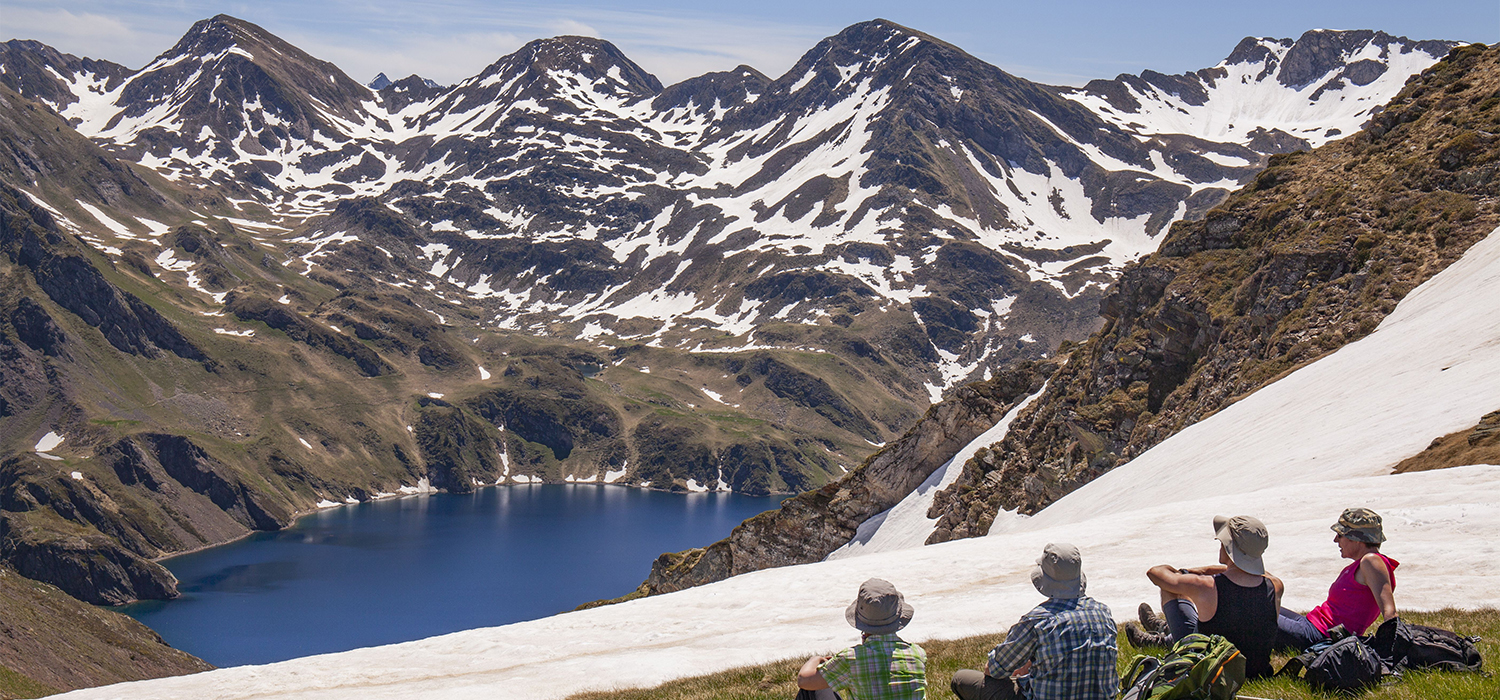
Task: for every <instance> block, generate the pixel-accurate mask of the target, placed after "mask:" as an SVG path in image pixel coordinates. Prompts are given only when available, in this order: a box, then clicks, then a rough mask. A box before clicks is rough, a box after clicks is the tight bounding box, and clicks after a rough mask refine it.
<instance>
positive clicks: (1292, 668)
mask: <svg viewBox="0 0 1500 700" xmlns="http://www.w3.org/2000/svg"><path fill="white" fill-rule="evenodd" d="M1317 657H1318V652H1315V651H1309V652H1306V653H1304V654H1301V655H1298V656H1293V657H1292V658H1290V659H1287V660H1286V665H1285V666H1282V667H1281V670H1280V671H1277V672H1276V674H1275V676H1274V677H1281V676H1290V677H1292V678H1298V679H1300V678H1302V670H1303V669H1305V668H1307V665H1308V664H1310V663H1312V660H1313V659H1315V658H1317Z"/></svg>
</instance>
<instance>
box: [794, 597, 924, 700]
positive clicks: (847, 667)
mask: <svg viewBox="0 0 1500 700" xmlns="http://www.w3.org/2000/svg"><path fill="white" fill-rule="evenodd" d="M911 614H912V607H911V605H910V604H908V603H907V602H906V600H905V599H904V598H903V597H902V596H901V593H900V592H899V591H897V590H896V587H895V586H893V585H891V583H890V582H889V581H884V580H881V579H878V578H872V579H870V580H868V581H865V582H864V583H863V584H861V585H860V587H859V596H858V597H856V598H855V599H854V602H853V603H850V604H849V608H848V609H847V610H845V611H844V619H846V620H848V621H849V624H851V625H853V626H854V628H855V629H857V630H859V631H860V632H862V633H863V635H862V638H861V641H860V644H858V645H857V646H852V647H849V648H848V649H845V650H843V651H841V652H839V653H837V654H834V655H833V656H814V657H812V658H810V659H808V660H807V663H805V664H803V665H802V670H801V671H798V672H797V687H798V688H800V689H801V690H800V691H799V692H798V693H797V700H834V699H835V698H843V699H844V700H923V699H924V698H925V697H926V695H927V652H925V651H923V650H922V647H920V646H917V645H915V644H912V643H911V642H908V641H906V640H903V639H901V638H900V637H898V636H896V632H897V631H899V630H900V629H901V628H902V627H905V626H906V624H907V623H908V622H911Z"/></svg>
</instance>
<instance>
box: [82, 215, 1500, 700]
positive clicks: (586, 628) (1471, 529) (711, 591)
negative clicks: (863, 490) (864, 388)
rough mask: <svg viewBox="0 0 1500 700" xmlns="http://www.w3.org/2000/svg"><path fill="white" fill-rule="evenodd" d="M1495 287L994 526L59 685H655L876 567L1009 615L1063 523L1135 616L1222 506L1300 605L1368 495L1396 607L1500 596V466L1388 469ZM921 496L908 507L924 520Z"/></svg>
mask: <svg viewBox="0 0 1500 700" xmlns="http://www.w3.org/2000/svg"><path fill="white" fill-rule="evenodd" d="M1495 299H1500V232H1497V233H1492V234H1491V235H1490V236H1489V237H1488V238H1486V239H1485V240H1484V241H1481V242H1480V243H1479V244H1477V245H1476V246H1474V248H1473V249H1471V250H1470V251H1469V252H1468V253H1467V254H1466V255H1465V256H1464V258H1463V259H1462V260H1460V261H1459V262H1458V263H1455V264H1454V265H1453V266H1452V267H1450V268H1449V269H1448V270H1446V271H1444V272H1443V273H1441V274H1439V275H1438V276H1436V277H1434V278H1433V279H1432V280H1429V281H1428V282H1427V283H1426V284H1424V285H1422V286H1421V287H1419V288H1418V289H1417V290H1415V291H1414V292H1412V293H1411V294H1410V295H1408V297H1407V298H1406V299H1405V300H1404V301H1402V303H1401V304H1400V305H1399V306H1398V307H1397V309H1396V311H1395V312H1394V313H1392V314H1391V316H1390V317H1388V318H1387V319H1386V321H1385V322H1384V323H1383V324H1382V325H1381V326H1380V328H1379V329H1377V330H1376V331H1375V332H1374V333H1372V334H1371V335H1370V336H1368V337H1366V338H1364V339H1362V340H1360V341H1359V342H1357V343H1353V344H1350V345H1349V346H1346V347H1345V348H1343V349H1341V350H1339V351H1338V352H1336V353H1334V354H1332V355H1330V356H1328V357H1325V358H1323V359H1322V360H1319V361H1318V362H1315V363H1313V364H1311V365H1309V366H1307V367H1304V368H1302V369H1300V370H1298V371H1297V372H1294V373H1292V374H1291V375H1289V376H1288V377H1286V378H1284V379H1282V380H1281V381H1279V382H1277V383H1276V384H1274V385H1272V386H1270V387H1267V388H1265V389H1263V390H1261V391H1260V392H1257V393H1256V394H1254V395H1252V396H1250V397H1248V398H1246V399H1245V400H1243V401H1241V402H1240V403H1238V404H1236V405H1234V406H1232V407H1231V408H1229V409H1226V410H1224V411H1221V412H1220V413H1218V414H1217V415H1215V416H1214V417H1212V418H1210V419H1208V420H1205V421H1203V422H1202V423H1199V424H1197V425H1195V426H1193V427H1192V428H1189V429H1188V430H1185V431H1183V432H1182V433H1180V434H1178V435H1177V436H1174V437H1173V438H1171V439H1169V440H1167V441H1165V442H1163V443H1162V444H1161V445H1158V446H1157V447H1156V448H1154V449H1152V450H1151V451H1149V452H1147V453H1146V454H1144V455H1142V456H1141V457H1139V458H1137V459H1136V460H1134V461H1132V462H1130V463H1129V464H1126V465H1124V466H1122V467H1120V468H1118V469H1116V470H1115V471H1114V472H1112V473H1110V474H1109V475H1107V476H1105V477H1103V478H1101V479H1098V480H1096V481H1094V482H1092V483H1090V484H1088V485H1087V486H1085V487H1083V488H1081V489H1079V490H1078V491H1076V492H1074V493H1073V494H1071V495H1069V496H1068V497H1066V498H1064V499H1062V500H1060V501H1058V502H1057V503H1056V504H1054V505H1053V506H1052V507H1051V508H1048V509H1046V510H1044V511H1042V512H1041V513H1039V514H1038V515H1037V516H1036V517H1032V518H1023V517H1010V518H1004V517H1002V518H1001V519H999V520H997V525H996V528H995V532H993V533H992V535H991V536H990V537H984V538H976V539H969V540H962V541H957V542H949V543H946V544H942V545H935V546H931V547H911V548H905V549H897V548H892V549H890V550H888V551H879V552H873V553H871V550H872V549H874V548H872V547H866V548H865V549H864V552H866V554H865V555H864V556H853V557H849V558H844V559H838V560H832V561H825V562H821V563H817V564H810V565H806V566H795V567H787V568H782V569H771V570H767V571H759V572H754V573H751V574H746V575H743V576H738V577H735V578H733V579H730V580H727V581H722V582H719V583H716V584H713V585H708V586H703V587H700V588H694V589H690V590H686V591H682V592H679V593H674V594H670V595H664V596H658V597H653V598H647V599H642V600H636V601H631V602H629V603H623V604H619V605H612V606H608V607H604V608H597V609H593V610H588V611H583V612H574V613H566V614H563V615H557V616H554V617H550V618H545V619H541V620H535V621H531V622H523V623H518V624H513V625H506V626H503V627H495V628H489V629H477V630H470V631H466V632H459V633H455V634H450V635H445V636H441V637H434V638H431V639H424V640H419V641H415V642H408V643H405V644H397V645H391V646H386V647H373V648H368V649H359V650H355V651H349V652H343V653H339V654H327V655H323V656H315V657H308V658H302V659H294V660H291V661H285V662H281V663H277V664H270V665H266V666H244V667H237V668H229V669H221V670H217V671H210V672H206V673H200V674H197V675H193V676H183V677H177V678H168V679H160V680H155V681H141V682H135V683H125V684H120V685H115V686H108V687H105V688H95V689H89V690H82V691H76V692H73V693H68V694H66V695H62V696H58V697H66V698H160V699H164V700H165V699H173V698H181V699H184V700H186V699H189V698H191V699H194V700H197V699H199V698H263V697H278V698H309V699H311V698H318V699H334V698H351V699H352V698H361V699H363V698H496V697H500V698H507V699H516V700H520V699H524V698H556V697H565V696H567V695H569V694H571V693H574V692H579V691H583V690H590V689H601V688H608V687H616V686H618V687H631V686H647V685H654V684H658V683H661V682H664V681H668V680H671V679H674V678H681V677H684V676H690V675H698V674H702V673H708V672H712V671H717V670H722V669H726V668H731V667H736V666H742V665H746V664H754V663H759V662H766V661H771V660H775V659H783V658H788V657H798V656H805V655H810V654H813V653H828V652H832V651H834V650H837V649H839V648H842V647H844V646H848V645H849V644H851V643H854V642H855V641H857V639H858V633H856V632H855V631H854V630H853V629H852V628H850V627H849V626H848V624H847V623H845V622H844V615H843V610H844V606H845V605H847V604H848V602H849V600H850V599H851V598H852V597H853V594H854V591H855V590H856V588H857V587H858V585H859V583H860V582H861V581H863V580H864V579H866V578H868V577H871V576H880V577H883V578H887V579H889V580H891V581H892V582H894V583H895V584H896V586H897V587H898V588H900V589H901V590H902V591H903V592H904V593H905V594H906V596H907V600H908V601H910V602H911V603H912V605H913V606H914V607H915V608H916V616H915V618H914V620H913V622H912V624H911V626H910V627H909V628H907V630H906V632H905V633H904V635H903V636H905V637H906V638H908V639H911V640H914V641H921V640H926V639H936V638H952V637H960V636H966V635H973V634H980V633H991V632H999V631H1003V630H1004V629H1006V628H1007V627H1009V626H1010V624H1011V623H1012V622H1014V620H1015V619H1016V618H1017V617H1018V616H1019V615H1020V614H1021V613H1023V612H1025V611H1026V610H1027V609H1029V608H1030V607H1031V606H1033V605H1035V604H1036V603H1037V602H1039V601H1040V600H1041V596H1040V595H1038V594H1037V593H1036V592H1035V590H1034V589H1032V587H1031V583H1030V580H1029V578H1028V572H1029V569H1030V567H1031V562H1032V561H1033V560H1034V559H1035V558H1036V556H1037V555H1038V553H1039V552H1040V551H1041V548H1042V546H1043V545H1044V544H1046V543H1047V542H1055V541H1067V542H1072V543H1074V544H1077V545H1078V546H1079V547H1080V549H1082V551H1083V556H1084V571H1085V573H1086V574H1087V576H1088V580H1089V594H1090V595H1092V596H1094V597H1095V598H1097V599H1099V600H1101V601H1103V602H1104V603H1106V604H1108V605H1109V606H1110V607H1111V608H1113V609H1114V611H1115V614H1116V616H1117V617H1118V618H1120V619H1127V618H1130V617H1133V615H1134V608H1135V605H1136V604H1137V603H1138V602H1141V601H1144V600H1154V599H1155V594H1154V589H1153V588H1152V587H1151V586H1150V584H1149V583H1148V582H1147V581H1146V578H1145V576H1144V575H1143V574H1144V571H1145V570H1146V568H1147V567H1149V566H1151V565H1153V564H1158V563H1171V564H1175V565H1180V566H1188V565H1194V564H1201V563H1208V562H1211V561H1213V560H1214V558H1215V555H1216V552H1217V546H1218V545H1217V543H1216V541H1215V540H1214V539H1213V533H1212V528H1211V526H1210V519H1211V518H1212V516H1213V515H1215V514H1231V515H1232V514H1239V513H1245V514H1252V515H1256V516H1259V517H1260V518H1262V519H1263V520H1265V521H1266V523H1267V525H1268V527H1269V529H1270V532H1271V547H1270V549H1269V550H1268V551H1267V553H1266V563H1267V568H1268V569H1269V570H1270V571H1271V572H1272V573H1275V574H1277V575H1279V576H1281V577H1282V578H1283V579H1284V580H1285V581H1286V583H1287V591H1286V598H1285V602H1286V604H1287V605H1288V606H1289V607H1293V608H1299V609H1306V608H1308V607H1311V606H1312V605H1314V604H1316V603H1317V602H1319V601H1321V600H1322V599H1323V597H1324V595H1325V592H1326V591H1327V587H1328V585H1329V584H1330V583H1331V582H1332V581H1333V579H1334V577H1335V576H1336V575H1337V573H1338V571H1339V570H1340V569H1341V568H1343V561H1342V560H1340V559H1339V557H1338V551H1337V548H1336V547H1335V545H1334V544H1333V542H1332V539H1333V535H1332V533H1331V532H1330V531H1329V529H1328V526H1329V524H1331V523H1332V522H1334V521H1335V520H1336V519H1337V517H1338V514H1339V512H1340V511H1342V510H1343V509H1344V508H1345V507H1348V506H1354V505H1363V506H1368V507H1371V508H1374V509H1375V510H1376V511H1377V512H1379V513H1381V515H1383V516H1384V518H1385V524H1386V530H1387V534H1388V536H1389V538H1390V541H1389V542H1388V544H1387V545H1386V547H1385V552H1386V553H1387V554H1389V555H1391V556H1392V557H1394V558H1395V559H1397V560H1399V561H1401V562H1402V564H1403V566H1402V569H1401V571H1402V576H1401V577H1400V582H1399V585H1398V587H1397V589H1396V601H1397V605H1398V607H1402V608H1411V609H1435V608H1441V607H1447V606H1457V607H1479V606H1500V565H1497V563H1496V562H1497V558H1500V543H1497V542H1496V540H1495V537H1494V533H1495V532H1497V531H1500V466H1493V465H1490V466H1487V465H1474V466H1467V467H1460V468H1454V469H1446V470H1440V471H1434V472H1423V473H1415V474H1402V475H1390V474H1388V473H1387V472H1388V471H1389V469H1390V467H1391V466H1392V465H1393V464H1394V463H1395V462H1396V461H1399V460H1400V459H1402V458H1404V457H1406V456H1409V455H1411V454H1414V453H1416V452H1418V451H1420V450H1421V449H1423V448H1424V447H1425V446H1426V445H1427V443H1428V442H1430V441H1431V440H1432V439H1433V438H1434V437H1437V436H1440V435H1444V434H1447V433H1450V432H1453V431H1455V430H1460V429H1464V428H1467V427H1470V426H1472V425H1473V424H1474V423H1475V422H1476V421H1477V420H1478V419H1479V417H1480V416H1482V415H1483V414H1484V413H1486V412H1488V411H1492V410H1494V409H1495V408H1496V407H1497V406H1496V405H1495V401H1496V397H1500V304H1493V303H1484V302H1489V301H1492V300H1495ZM989 439H993V436H992V437H991V438H989ZM940 478H941V477H940ZM898 509H899V506H898ZM896 510H897V509H893V511H892V516H895V515H896V514H897V513H896ZM919 510H920V509H909V512H911V513H915V516H913V517H921V518H924V519H925V513H924V512H917V511H919ZM898 519H899V518H895V517H887V518H886V521H885V524H884V526H885V527H890V526H892V524H893V523H895V522H896V521H897V520H898ZM913 524H914V523H913V522H907V523H906V524H905V525H904V526H903V527H911V526H912V525H913ZM897 540H899V541H904V542H910V541H911V539H910V538H905V537H902V538H892V541H897ZM876 541H877V540H876V539H872V540H870V542H871V543H874V542H876ZM392 604H393V605H395V604H401V603H400V602H399V601H392ZM933 680H934V681H935V682H942V681H943V679H933Z"/></svg>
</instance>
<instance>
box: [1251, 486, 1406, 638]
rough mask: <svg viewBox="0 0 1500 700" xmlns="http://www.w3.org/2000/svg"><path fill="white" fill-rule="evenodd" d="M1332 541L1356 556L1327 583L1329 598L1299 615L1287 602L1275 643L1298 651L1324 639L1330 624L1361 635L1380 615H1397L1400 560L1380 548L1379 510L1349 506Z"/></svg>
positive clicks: (1349, 555)
mask: <svg viewBox="0 0 1500 700" xmlns="http://www.w3.org/2000/svg"><path fill="white" fill-rule="evenodd" d="M1332 529H1333V532H1334V535H1333V541H1334V543H1335V544H1337V545H1338V547H1339V555H1340V556H1342V557H1343V558H1345V559H1353V560H1354V563H1352V564H1350V565H1349V566H1346V567H1344V570H1343V571H1341V572H1339V577H1338V578H1336V579H1334V581H1333V585H1332V586H1330V587H1329V588H1328V600H1325V601H1323V604H1322V605H1319V606H1318V607H1316V608H1313V609H1312V610H1310V611H1308V613H1307V615H1306V616H1303V615H1298V614H1297V613H1294V612H1292V611H1290V610H1287V609H1286V608H1282V609H1281V616H1280V617H1278V618H1277V619H1276V624H1277V626H1278V627H1279V628H1280V634H1279V635H1278V636H1277V646H1282V647H1293V648H1295V649H1297V650H1299V651H1301V650H1305V649H1307V648H1308V647H1310V646H1312V645H1314V644H1317V643H1318V642H1321V641H1324V640H1325V639H1327V638H1328V630H1330V629H1333V628H1334V627H1336V626H1338V625H1343V626H1344V629H1345V630H1348V631H1349V633H1350V634H1359V635H1362V634H1364V633H1365V631H1366V630H1368V629H1369V627H1370V624H1371V623H1373V622H1375V618H1376V617H1381V618H1383V619H1386V620H1389V619H1392V618H1394V617H1396V596H1395V589H1396V567H1397V566H1400V562H1397V561H1396V560H1395V559H1392V558H1390V557H1388V556H1386V555H1384V554H1381V553H1380V543H1381V542H1384V541H1385V532H1384V531H1383V529H1382V527H1381V521H1380V516H1379V515H1376V513H1375V511H1373V510H1370V509H1369V508H1349V509H1347V510H1345V511H1344V513H1343V514H1342V515H1340V516H1339V521H1338V522H1336V523H1334V524H1333V527H1332Z"/></svg>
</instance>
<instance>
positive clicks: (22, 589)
mask: <svg viewBox="0 0 1500 700" xmlns="http://www.w3.org/2000/svg"><path fill="white" fill-rule="evenodd" d="M0 601H3V603H4V606H3V607H4V610H5V616H4V618H3V619H0V675H3V674H4V672H5V671H9V672H11V673H15V674H18V675H19V676H21V677H23V678H25V679H26V680H27V681H29V684H31V688H30V690H31V691H32V692H36V693H37V694H38V696H39V695H40V694H41V693H54V692H59V691H65V690H72V689H74V688H87V687H91V686H97V685H106V684H110V683H119V682H123V681H131V680H140V679H143V678H158V677H161V676H166V675H178V674H183V673H195V672H198V671H205V670H208V669H211V668H213V667H212V666H210V665H208V664H207V663H205V662H203V661H200V660H198V659H196V658H193V657H192V656H190V655H188V654H186V653H184V652H181V651H178V650H176V649H173V648H171V647H169V646H167V645H166V643H165V642H163V641H162V640H161V637H159V636H157V635H156V633H154V632H152V631H151V630H149V629H147V628H146V626H145V625H142V624H141V623H139V622H136V621H135V620H133V619H131V618H129V617H126V616H124V615H121V614H119V613H115V612H110V611H108V610H101V609H99V608H95V607H92V606H89V605H86V604H84V603H81V602H79V601H77V600H74V599H73V598H71V597H69V596H67V595H66V594H64V593H63V592H61V591H59V590H58V589H56V588H54V587H52V586H49V585H47V584H44V583H38V582H36V581H32V580H29V579H26V578H23V577H21V576H18V575H17V574H16V573H15V572H13V571H11V570H9V569H7V568H5V567H0ZM0 683H3V686H4V688H5V689H9V690H11V691H14V690H15V689H16V688H15V686H14V685H12V684H14V683H15V681H14V680H13V679H10V678H3V679H0ZM5 689H0V693H4V692H5ZM7 697H15V696H9V695H8V696H7ZM23 697H32V696H31V695H25V696H23Z"/></svg>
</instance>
